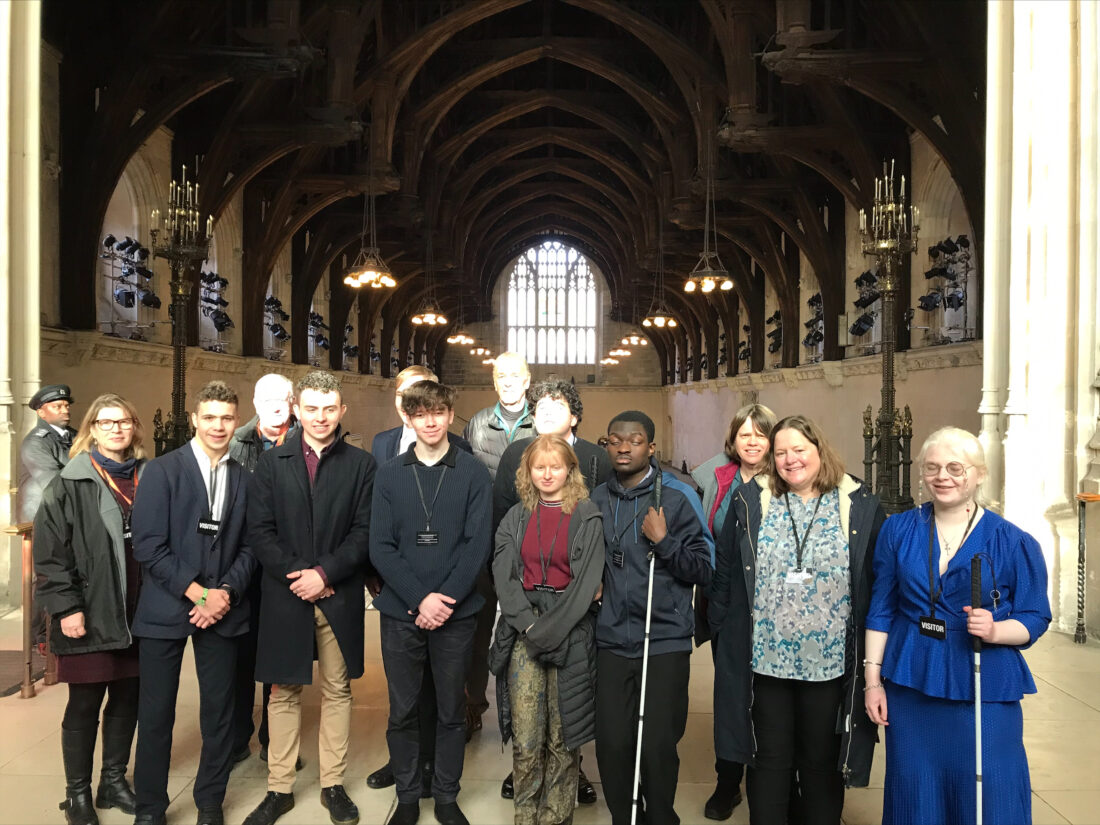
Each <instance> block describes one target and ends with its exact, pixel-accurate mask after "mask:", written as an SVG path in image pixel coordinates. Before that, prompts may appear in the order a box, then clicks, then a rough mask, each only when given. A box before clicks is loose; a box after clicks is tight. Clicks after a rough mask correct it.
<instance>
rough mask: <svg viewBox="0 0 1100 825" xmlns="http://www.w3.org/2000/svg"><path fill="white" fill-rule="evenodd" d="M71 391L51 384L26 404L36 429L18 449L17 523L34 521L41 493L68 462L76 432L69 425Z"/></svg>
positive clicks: (63, 386) (65, 387) (28, 434)
mask: <svg viewBox="0 0 1100 825" xmlns="http://www.w3.org/2000/svg"><path fill="white" fill-rule="evenodd" d="M72 400H73V394H72V391H71V390H70V389H69V388H68V387H67V386H66V385H64V384H50V385H49V386H47V387H43V388H42V389H40V390H39V391H38V392H36V393H35V394H34V395H33V396H32V397H31V400H30V403H29V404H28V405H27V406H28V407H30V408H31V409H32V410H34V411H35V412H37V413H38V417H39V419H40V421H39V422H38V426H36V427H35V428H34V429H33V430H31V431H30V432H29V433H27V437H26V438H24V439H23V444H22V446H21V447H20V448H19V496H18V515H19V523H20V524H22V523H25V522H28V521H34V514H35V513H36V512H38V505H39V503H40V502H41V501H42V492H43V490H45V489H46V485H47V484H49V483H50V482H51V481H52V480H53V477H54V476H56V475H57V474H58V473H60V472H61V468H62V467H64V466H65V465H66V464H68V463H69V447H71V446H72V444H73V436H75V435H76V430H74V429H73V428H72V427H70V426H69V405H70V404H71V403H72Z"/></svg>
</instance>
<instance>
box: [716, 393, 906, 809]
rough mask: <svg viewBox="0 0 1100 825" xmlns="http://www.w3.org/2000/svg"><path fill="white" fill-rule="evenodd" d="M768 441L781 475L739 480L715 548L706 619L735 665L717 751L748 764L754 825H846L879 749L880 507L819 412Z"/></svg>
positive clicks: (794, 419)
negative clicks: (868, 629) (872, 656)
mask: <svg viewBox="0 0 1100 825" xmlns="http://www.w3.org/2000/svg"><path fill="white" fill-rule="evenodd" d="M770 444H771V451H770V452H771V465H772V467H773V468H774V473H772V474H771V475H769V477H768V478H767V479H766V480H765V481H763V482H762V481H761V480H760V478H759V477H758V478H756V479H754V480H753V481H752V482H750V483H749V484H744V485H742V486H741V487H739V488H738V489H737V491H736V493H735V494H734V500H733V503H732V505H731V508H730V517H729V519H727V521H726V527H725V529H724V530H723V531H722V534H721V535H720V537H719V541H718V543H717V556H718V563H717V567H716V569H715V574H714V585H713V588H712V593H711V621H712V624H713V625H714V627H715V628H716V633H717V638H718V642H719V645H720V647H721V648H723V649H724V650H726V655H727V657H728V661H730V662H731V668H732V669H731V678H730V680H729V686H728V690H727V692H726V694H725V696H724V697H723V698H724V700H725V701H726V702H728V703H729V704H730V705H731V708H730V711H729V716H730V718H731V724H730V725H728V726H727V728H726V729H725V731H724V733H725V738H724V739H723V740H722V741H721V747H722V749H721V751H720V753H721V754H723V755H726V757H727V758H730V759H733V760H736V761H739V762H743V763H748V764H749V765H750V767H749V769H748V780H747V783H746V784H747V789H748V800H749V821H750V822H751V823H752V824H753V825H782V823H785V822H788V821H796V820H797V821H804V822H805V823H806V824H807V825H839V823H840V815H841V810H842V808H843V804H844V786H845V785H846V784H847V785H866V784H867V782H868V779H869V775H870V769H871V758H872V753H873V751H874V731H875V728H874V726H873V725H871V724H870V723H869V722H868V721H867V719H866V718H865V717H864V715H863V705H862V703H861V702H860V703H858V704H857V703H855V702H854V701H853V700H854V697H856V696H861V695H862V694H861V693H860V690H859V688H860V686H861V680H862V677H863V672H862V669H861V668H859V667H857V666H856V663H857V662H858V660H859V659H861V658H862V655H861V653H860V649H861V646H862V643H863V617H864V616H865V615H866V612H867V607H868V603H869V602H870V598H871V559H872V558H873V557H874V552H875V541H876V537H877V535H878V531H879V528H880V527H881V525H882V523H883V521H884V520H885V515H884V514H883V511H882V507H881V506H880V504H879V501H878V498H877V497H876V496H874V495H873V494H872V493H871V491H870V490H869V489H868V488H867V487H866V485H864V484H863V483H862V482H861V481H860V480H859V479H857V478H854V477H853V476H850V475H848V474H847V473H846V472H845V471H844V465H843V462H841V460H840V457H839V456H838V455H837V453H836V451H835V450H834V449H833V448H832V447H831V446H830V445H829V443H828V441H826V439H825V436H824V434H823V433H822V432H821V430H820V428H819V427H818V426H817V425H816V424H815V423H814V422H813V421H811V420H810V419H808V418H806V417H805V416H801V415H793V416H789V417H787V418H784V419H783V420H782V421H780V422H779V423H778V424H776V425H775V428H774V429H773V430H772V432H771V438H770ZM841 732H843V733H841ZM795 774H797V778H798V787H799V791H800V798H801V805H800V808H801V810H798V811H796V810H792V809H791V808H792V798H793V799H798V797H797V796H795V795H793V794H792V793H791V786H792V781H793V779H794V776H795ZM800 816H801V820H799V817H800Z"/></svg>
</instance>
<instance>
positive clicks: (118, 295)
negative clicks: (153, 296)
mask: <svg viewBox="0 0 1100 825" xmlns="http://www.w3.org/2000/svg"><path fill="white" fill-rule="evenodd" d="M115 303H116V304H118V305H119V306H120V307H122V308H123V309H133V308H134V291H133V290H132V289H127V288H126V287H125V286H118V287H115Z"/></svg>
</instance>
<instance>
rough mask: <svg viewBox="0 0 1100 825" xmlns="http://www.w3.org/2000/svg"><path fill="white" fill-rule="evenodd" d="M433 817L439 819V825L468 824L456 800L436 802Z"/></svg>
mask: <svg viewBox="0 0 1100 825" xmlns="http://www.w3.org/2000/svg"><path fill="white" fill-rule="evenodd" d="M435 818H436V819H437V820H439V825H470V820H468V819H467V818H466V814H464V813H462V809H461V808H459V807H458V803H457V802H436V803H435Z"/></svg>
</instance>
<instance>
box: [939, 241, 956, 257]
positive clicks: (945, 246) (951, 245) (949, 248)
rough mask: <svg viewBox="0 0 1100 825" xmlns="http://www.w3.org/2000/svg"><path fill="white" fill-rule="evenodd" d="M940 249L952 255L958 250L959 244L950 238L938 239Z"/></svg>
mask: <svg viewBox="0 0 1100 825" xmlns="http://www.w3.org/2000/svg"><path fill="white" fill-rule="evenodd" d="M940 249H942V250H943V251H944V252H946V253H947V254H948V255H954V254H955V253H956V252H958V251H959V245H958V244H957V243H955V242H954V241H953V240H951V239H950V238H946V239H945V240H942V241H940Z"/></svg>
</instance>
